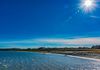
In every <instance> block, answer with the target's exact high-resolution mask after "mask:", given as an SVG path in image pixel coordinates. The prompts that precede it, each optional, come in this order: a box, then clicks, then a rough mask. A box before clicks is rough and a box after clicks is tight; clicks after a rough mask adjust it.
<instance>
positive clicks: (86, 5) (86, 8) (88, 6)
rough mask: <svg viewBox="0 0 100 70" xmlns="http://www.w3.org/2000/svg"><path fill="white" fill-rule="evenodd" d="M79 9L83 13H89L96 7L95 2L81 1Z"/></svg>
mask: <svg viewBox="0 0 100 70" xmlns="http://www.w3.org/2000/svg"><path fill="white" fill-rule="evenodd" d="M80 7H81V8H82V9H83V10H84V11H85V12H90V11H92V10H93V9H95V7H96V2H95V0H83V1H82V2H81V5H80Z"/></svg>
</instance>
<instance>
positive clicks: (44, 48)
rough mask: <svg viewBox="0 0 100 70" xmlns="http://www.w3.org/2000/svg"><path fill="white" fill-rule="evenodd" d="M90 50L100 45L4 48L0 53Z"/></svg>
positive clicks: (99, 47)
mask: <svg viewBox="0 0 100 70" xmlns="http://www.w3.org/2000/svg"><path fill="white" fill-rule="evenodd" d="M88 49H100V45H95V46H92V47H90V48H89V47H78V48H75V47H73V48H68V47H65V48H46V47H39V48H26V49H25V48H24V49H22V48H2V49H0V51H34V52H35V51H48V52H50V51H84V50H88Z"/></svg>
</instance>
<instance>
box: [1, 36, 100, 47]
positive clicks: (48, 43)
mask: <svg viewBox="0 0 100 70" xmlns="http://www.w3.org/2000/svg"><path fill="white" fill-rule="evenodd" d="M92 45H100V37H87V38H72V39H64V38H40V39H30V40H19V41H3V42H0V47H1V48H2V47H3V48H4V47H13V48H15V47H16V48H29V47H30V48H35V47H36V48H37V47H41V46H44V47H80V46H86V47H91V46H92Z"/></svg>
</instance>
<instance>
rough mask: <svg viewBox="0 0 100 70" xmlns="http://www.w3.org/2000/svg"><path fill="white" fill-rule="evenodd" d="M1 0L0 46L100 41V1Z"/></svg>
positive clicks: (70, 45) (35, 45)
mask: <svg viewBox="0 0 100 70" xmlns="http://www.w3.org/2000/svg"><path fill="white" fill-rule="evenodd" d="M81 1H82V0H0V48H6V47H18V48H19V47H21V48H27V47H32V48H34V47H40V46H46V47H65V46H67V47H73V46H74V47H77V46H91V45H96V44H100V1H99V0H95V2H96V3H95V4H96V5H97V6H96V7H95V8H94V9H93V10H91V11H88V12H86V11H84V9H83V8H80V4H81Z"/></svg>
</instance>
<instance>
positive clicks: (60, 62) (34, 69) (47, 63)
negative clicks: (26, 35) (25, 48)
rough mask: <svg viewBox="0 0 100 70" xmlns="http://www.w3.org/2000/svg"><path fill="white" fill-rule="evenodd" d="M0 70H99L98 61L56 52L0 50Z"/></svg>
mask: <svg viewBox="0 0 100 70" xmlns="http://www.w3.org/2000/svg"><path fill="white" fill-rule="evenodd" d="M0 70H100V62H99V61H94V60H88V59H81V58H74V57H68V56H63V55H57V54H40V53H31V52H0Z"/></svg>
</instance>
